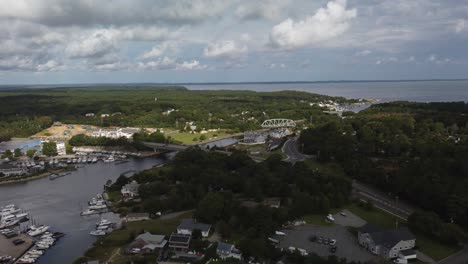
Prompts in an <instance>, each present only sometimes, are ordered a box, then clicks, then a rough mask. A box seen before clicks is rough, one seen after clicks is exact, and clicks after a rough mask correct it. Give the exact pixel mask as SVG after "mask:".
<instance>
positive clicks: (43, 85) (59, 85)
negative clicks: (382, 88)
mask: <svg viewBox="0 0 468 264" xmlns="http://www.w3.org/2000/svg"><path fill="white" fill-rule="evenodd" d="M452 81H453V82H456V81H468V79H467V78H461V79H402V80H385V79H383V80H378V79H377V80H322V81H241V82H141V83H138V82H129V83H62V84H0V90H1V89H8V88H60V87H93V86H104V87H106V86H184V85H246V84H323V83H398V82H452Z"/></svg>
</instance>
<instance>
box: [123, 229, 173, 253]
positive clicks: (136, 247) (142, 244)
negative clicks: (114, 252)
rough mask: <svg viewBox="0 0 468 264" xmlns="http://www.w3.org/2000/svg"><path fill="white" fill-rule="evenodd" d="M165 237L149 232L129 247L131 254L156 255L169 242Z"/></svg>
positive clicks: (137, 238)
mask: <svg viewBox="0 0 468 264" xmlns="http://www.w3.org/2000/svg"><path fill="white" fill-rule="evenodd" d="M165 238H166V237H165V236H163V235H153V234H151V233H149V232H146V233H143V234H141V235H139V236H137V237H136V238H135V240H134V241H133V242H132V243H131V244H130V246H129V248H128V249H129V250H128V251H129V252H130V253H133V254H136V253H142V254H147V253H156V252H159V251H160V250H161V249H163V248H164V247H165V246H166V244H167V240H166V239H165Z"/></svg>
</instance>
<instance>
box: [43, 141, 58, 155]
mask: <svg viewBox="0 0 468 264" xmlns="http://www.w3.org/2000/svg"><path fill="white" fill-rule="evenodd" d="M42 154H44V155H46V156H49V157H50V156H56V155H57V143H55V142H54V141H50V142H44V143H42Z"/></svg>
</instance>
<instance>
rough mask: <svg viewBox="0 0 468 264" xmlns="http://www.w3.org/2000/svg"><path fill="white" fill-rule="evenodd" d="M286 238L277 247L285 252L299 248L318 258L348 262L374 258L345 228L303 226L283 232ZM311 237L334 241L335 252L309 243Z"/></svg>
mask: <svg viewBox="0 0 468 264" xmlns="http://www.w3.org/2000/svg"><path fill="white" fill-rule="evenodd" d="M285 233H286V236H283V237H282V238H281V240H280V244H279V246H280V247H281V248H283V249H285V250H287V249H288V248H289V247H295V248H301V249H304V250H306V251H307V252H308V253H315V254H317V255H319V256H324V257H326V256H329V255H336V256H337V257H339V258H346V259H347V260H348V261H361V262H365V261H369V260H372V259H375V258H376V257H375V256H374V255H372V254H370V253H369V252H368V251H366V250H365V249H363V248H361V247H360V246H359V244H358V242H357V238H355V237H354V236H353V235H352V234H351V233H350V232H349V231H348V230H347V229H346V228H345V227H343V226H340V225H333V226H313V225H304V226H300V227H296V228H295V229H292V230H286V231H285ZM311 236H317V237H324V238H330V239H336V241H337V242H336V246H337V251H336V252H335V253H331V252H330V246H329V245H324V244H319V243H318V242H311V241H309V238H310V237H311Z"/></svg>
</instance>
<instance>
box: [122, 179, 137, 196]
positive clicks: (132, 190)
mask: <svg viewBox="0 0 468 264" xmlns="http://www.w3.org/2000/svg"><path fill="white" fill-rule="evenodd" d="M139 187H140V184H138V183H137V182H136V181H132V182H130V183H127V184H125V185H124V186H123V187H122V189H121V190H120V192H121V193H122V198H123V199H124V200H131V199H133V198H135V197H137V196H138V188H139Z"/></svg>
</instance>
